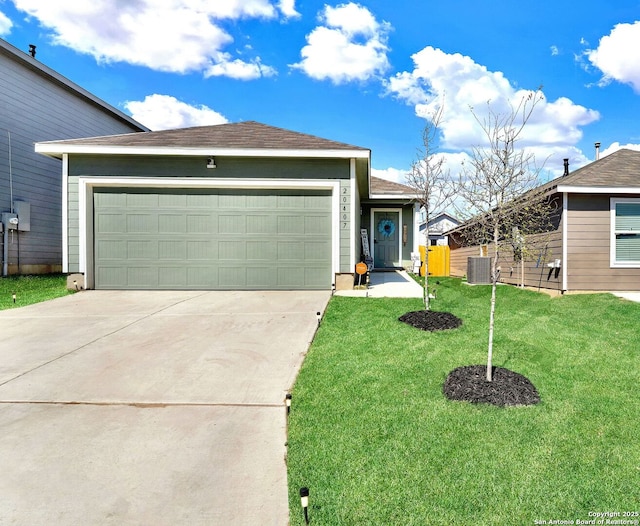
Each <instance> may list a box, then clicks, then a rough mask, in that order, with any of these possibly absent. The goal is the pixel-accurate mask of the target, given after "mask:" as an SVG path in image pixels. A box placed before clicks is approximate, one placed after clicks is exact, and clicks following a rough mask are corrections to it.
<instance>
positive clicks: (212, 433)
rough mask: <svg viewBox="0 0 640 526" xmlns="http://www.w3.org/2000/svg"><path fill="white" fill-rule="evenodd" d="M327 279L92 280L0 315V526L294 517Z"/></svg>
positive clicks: (256, 520)
mask: <svg viewBox="0 0 640 526" xmlns="http://www.w3.org/2000/svg"><path fill="white" fill-rule="evenodd" d="M329 296H330V293H329V292H310V291H305V292H202V291H197V292H175V291H154V292H123V291H85V292H82V293H79V294H75V295H73V296H67V297H64V298H60V299H57V300H53V301H49V302H45V303H41V304H37V305H33V306H29V307H24V308H20V309H15V310H10V311H1V312H0V335H1V339H0V430H1V432H0V459H1V461H0V462H1V470H0V524H29V525H39V524H47V525H58V524H60V525H76V524H82V525H94V524H114V525H115V524H118V525H123V524H132V525H133V524H135V525H142V524H145V525H146V524H148V525H164V524H166V525H181V524H211V525H218V524H220V525H236V524H238V525H243V524H251V525H254V524H261V525H269V524H273V525H278V526H284V525H286V524H287V522H288V506H287V479H286V466H285V461H284V457H285V454H286V448H285V441H286V414H285V409H284V404H283V399H284V396H285V393H286V391H287V390H288V389H289V388H290V387H291V386H292V384H293V382H294V379H295V377H296V374H297V372H298V370H299V368H300V365H301V363H302V360H303V358H304V354H305V353H306V351H307V349H308V345H309V343H310V342H311V340H312V338H313V335H314V333H315V330H316V328H317V323H318V322H317V315H316V313H317V312H318V311H321V312H323V311H324V309H325V307H326V304H327V302H328V300H329Z"/></svg>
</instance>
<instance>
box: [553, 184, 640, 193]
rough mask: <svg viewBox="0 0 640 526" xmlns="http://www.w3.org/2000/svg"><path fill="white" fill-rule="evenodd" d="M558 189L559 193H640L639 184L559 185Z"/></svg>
mask: <svg viewBox="0 0 640 526" xmlns="http://www.w3.org/2000/svg"><path fill="white" fill-rule="evenodd" d="M556 190H557V191H558V192H559V193H570V194H640V187H637V186H635V187H634V186H626V187H623V186H621V187H616V186H564V185H558V187H557V188H556Z"/></svg>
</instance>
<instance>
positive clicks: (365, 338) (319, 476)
mask: <svg viewBox="0 0 640 526" xmlns="http://www.w3.org/2000/svg"><path fill="white" fill-rule="evenodd" d="M440 282H441V284H440V285H439V286H438V287H437V288H438V294H437V296H438V299H437V300H435V301H434V302H433V303H432V307H433V309H434V310H440V311H448V312H452V313H453V314H455V315H456V316H458V317H459V318H462V320H463V326H462V327H461V328H459V329H456V330H453V331H446V332H441V333H424V332H422V331H418V330H417V329H414V328H412V327H410V326H408V325H405V324H402V323H400V322H398V321H397V318H398V316H400V315H402V314H404V313H405V312H407V311H410V310H417V309H419V308H420V307H421V301H420V300H419V299H416V300H409V299H373V298H347V297H334V298H333V299H332V300H331V302H330V304H329V307H328V309H327V312H326V315H325V317H324V320H323V322H322V326H321V327H320V329H319V331H318V333H317V335H316V338H315V340H314V342H313V344H312V346H311V349H310V350H309V353H308V355H307V357H306V359H305V362H304V365H303V367H302V370H301V372H300V375H299V377H298V379H297V381H296V385H295V387H294V390H293V393H292V394H293V404H292V410H291V415H290V419H289V438H288V470H289V472H288V476H289V504H290V509H291V524H292V525H302V524H304V519H303V514H302V511H301V508H300V499H299V493H298V492H299V488H300V487H302V486H307V487H309V490H310V507H309V515H310V518H311V524H315V525H328V526H338V525H349V526H351V525H360V524H372V525H396V524H397V525H425V524H456V525H483V524H495V525H527V524H535V521H536V520H538V521H551V520H565V521H568V520H573V521H576V520H578V519H580V520H588V519H592V518H594V517H590V516H589V512H605V511H619V512H625V511H627V512H628V511H640V417H639V416H638V415H640V394H639V392H638V385H639V380H640V330H639V325H638V321H639V320H640V304H635V303H631V302H627V301H624V300H620V299H618V298H616V297H614V296H611V295H606V294H603V295H575V296H565V297H560V298H549V297H548V296H546V295H544V294H538V293H535V292H530V291H523V290H519V289H516V288H514V287H509V286H501V287H499V288H498V306H497V313H496V316H497V325H496V333H495V346H494V365H497V366H501V367H506V368H508V369H511V370H513V371H516V372H519V373H521V374H524V375H525V376H527V377H528V378H529V379H530V380H531V381H532V382H533V383H534V385H535V386H536V387H537V389H538V391H539V392H540V396H541V399H542V401H541V403H540V404H539V405H537V406H533V407H516V408H497V407H493V406H481V405H472V404H468V403H465V402H451V401H449V400H447V399H446V398H444V396H443V395H442V384H443V382H444V380H445V378H446V376H447V374H448V373H449V372H450V371H451V370H452V369H454V368H455V367H458V366H461V365H470V364H482V363H485V362H486V345H487V326H488V317H489V295H490V287H487V286H477V287H470V286H467V285H463V284H461V282H460V280H456V279H440ZM636 518H638V517H636ZM540 523H541V522H540Z"/></svg>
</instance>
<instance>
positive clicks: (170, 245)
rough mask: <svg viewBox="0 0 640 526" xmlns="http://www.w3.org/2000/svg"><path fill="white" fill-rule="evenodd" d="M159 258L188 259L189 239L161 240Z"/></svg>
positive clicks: (159, 242)
mask: <svg viewBox="0 0 640 526" xmlns="http://www.w3.org/2000/svg"><path fill="white" fill-rule="evenodd" d="M158 259H161V260H175V261H183V260H185V259H187V241H186V240H184V239H176V240H173V239H172V240H164V239H161V240H159V241H158Z"/></svg>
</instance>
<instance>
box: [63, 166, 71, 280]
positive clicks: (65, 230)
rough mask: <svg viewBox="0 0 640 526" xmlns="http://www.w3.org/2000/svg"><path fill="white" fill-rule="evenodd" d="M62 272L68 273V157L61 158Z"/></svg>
mask: <svg viewBox="0 0 640 526" xmlns="http://www.w3.org/2000/svg"><path fill="white" fill-rule="evenodd" d="M62 210H63V213H62V247H63V248H62V272H64V273H65V274H66V273H68V272H69V250H68V247H69V156H68V155H66V154H65V155H63V156H62Z"/></svg>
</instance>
